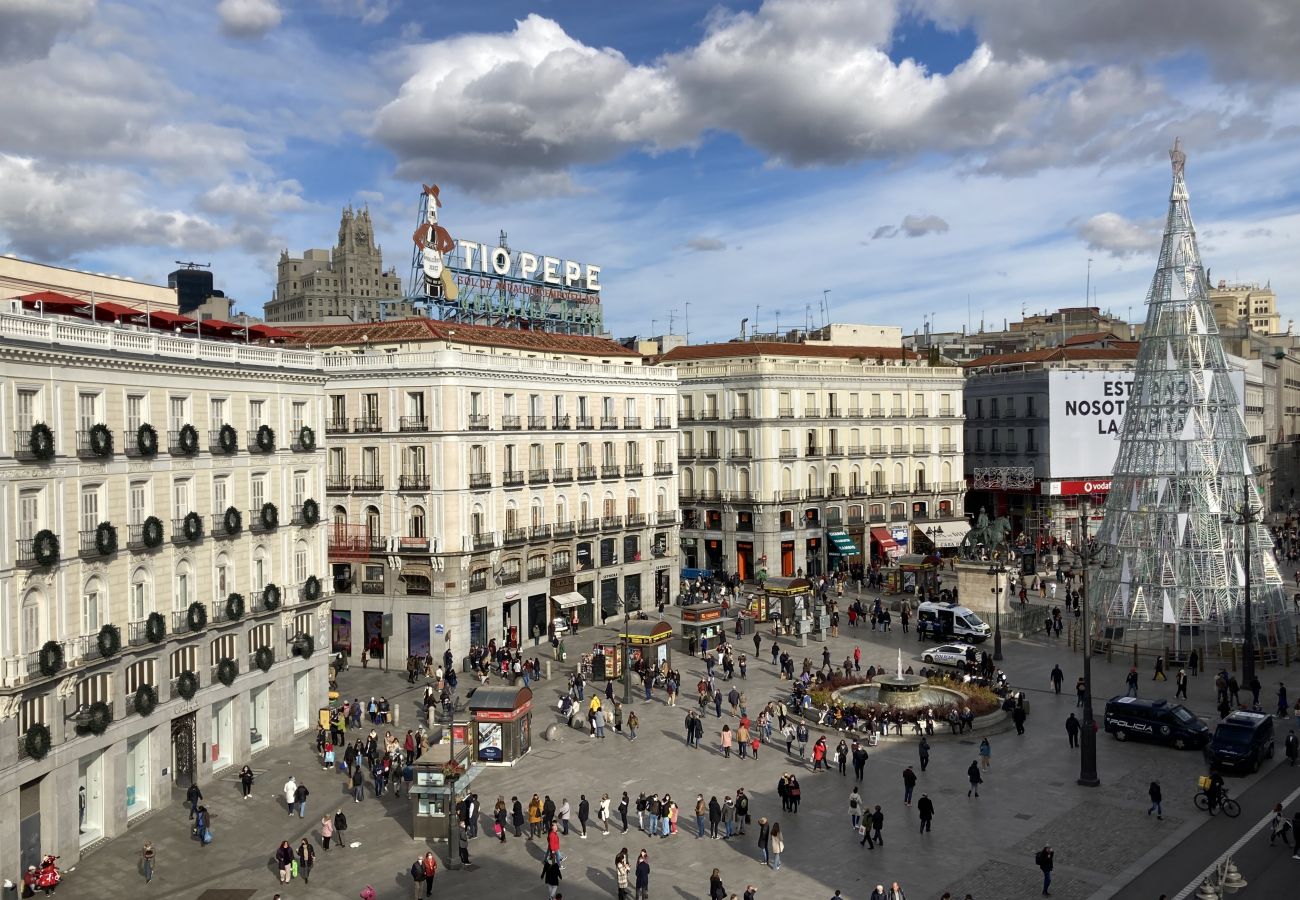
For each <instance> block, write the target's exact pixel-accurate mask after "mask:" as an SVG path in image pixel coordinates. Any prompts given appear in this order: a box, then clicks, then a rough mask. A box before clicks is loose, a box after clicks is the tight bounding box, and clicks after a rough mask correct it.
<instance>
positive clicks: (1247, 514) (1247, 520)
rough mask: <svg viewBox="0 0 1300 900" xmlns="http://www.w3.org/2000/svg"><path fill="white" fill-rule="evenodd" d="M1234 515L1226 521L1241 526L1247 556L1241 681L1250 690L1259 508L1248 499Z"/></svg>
mask: <svg viewBox="0 0 1300 900" xmlns="http://www.w3.org/2000/svg"><path fill="white" fill-rule="evenodd" d="M1247 490H1250V488H1249V486H1247ZM1233 515H1234V516H1235V518H1234V517H1232V516H1230V517H1228V519H1227V520H1226V521H1228V522H1229V523H1231V524H1233V525H1240V526H1241V532H1242V550H1243V551H1245V557H1246V558H1245V562H1244V565H1243V568H1244V569H1245V584H1244V585H1243V587H1244V590H1245V597H1244V598H1243V600H1242V608H1243V609H1244V611H1245V621H1244V623H1243V627H1244V628H1245V632H1246V633H1245V635H1244V636H1243V638H1242V641H1241V682H1242V686H1243V687H1245V688H1247V689H1248V690H1249V688H1250V686H1251V685H1252V684H1254V682H1255V627H1254V622H1253V621H1252V619H1251V607H1252V606H1253V605H1254V604H1253V603H1251V594H1250V532H1251V530H1252V528H1253V526H1254V525H1255V523H1256V522H1258V521H1259V510H1257V509H1256V508H1255V506H1254V504H1252V503H1251V502H1250V501H1249V500H1246V501H1245V502H1243V503H1242V505H1241V508H1240V509H1237V510H1234V511H1233Z"/></svg>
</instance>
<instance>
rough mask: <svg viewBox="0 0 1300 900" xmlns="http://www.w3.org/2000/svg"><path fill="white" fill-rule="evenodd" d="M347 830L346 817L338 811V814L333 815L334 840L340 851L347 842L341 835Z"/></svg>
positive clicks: (341, 811)
mask: <svg viewBox="0 0 1300 900" xmlns="http://www.w3.org/2000/svg"><path fill="white" fill-rule="evenodd" d="M347 830H348V817H347V816H345V815H343V810H342V809H340V810H339V811H338V812H336V813H335V814H334V840H336V841H337V842H338V845H339V849H340V850H342V849H343V848H344V847H346V846H347V845H348V844H347V841H346V840H344V837H343V833H344V832H345V831H347Z"/></svg>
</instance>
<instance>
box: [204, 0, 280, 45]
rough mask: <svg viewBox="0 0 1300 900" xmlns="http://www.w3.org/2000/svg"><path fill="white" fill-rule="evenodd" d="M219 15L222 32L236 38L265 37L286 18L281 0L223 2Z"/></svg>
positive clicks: (226, 0) (218, 5)
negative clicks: (281, 6) (281, 7)
mask: <svg viewBox="0 0 1300 900" xmlns="http://www.w3.org/2000/svg"><path fill="white" fill-rule="evenodd" d="M217 15H218V16H220V18H221V30H222V32H223V33H225V34H226V35H228V36H230V37H235V38H260V37H263V36H265V35H266V33H267V32H269V31H272V30H273V29H275V28H276V27H278V26H279V24H280V20H281V19H283V18H284V13H283V11H281V9H280V4H279V0H221V2H220V3H218V4H217Z"/></svg>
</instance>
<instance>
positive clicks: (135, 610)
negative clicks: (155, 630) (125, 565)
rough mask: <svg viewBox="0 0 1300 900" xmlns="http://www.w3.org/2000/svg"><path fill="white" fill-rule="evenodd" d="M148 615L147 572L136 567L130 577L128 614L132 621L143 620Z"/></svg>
mask: <svg viewBox="0 0 1300 900" xmlns="http://www.w3.org/2000/svg"><path fill="white" fill-rule="evenodd" d="M148 615H149V573H148V572H147V571H146V570H144V569H136V571H135V574H134V575H133V576H132V577H131V609H130V610H129V611H128V616H129V618H130V621H132V622H140V621H143V620H144V618H145V617H146V616H148Z"/></svg>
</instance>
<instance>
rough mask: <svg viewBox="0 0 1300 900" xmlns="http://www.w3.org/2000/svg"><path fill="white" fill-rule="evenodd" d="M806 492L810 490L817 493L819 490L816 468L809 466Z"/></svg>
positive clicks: (819, 483)
mask: <svg viewBox="0 0 1300 900" xmlns="http://www.w3.org/2000/svg"><path fill="white" fill-rule="evenodd" d="M808 490H810V491H819V490H821V482H819V481H818V480H817V467H816V466H809V467H808Z"/></svg>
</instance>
